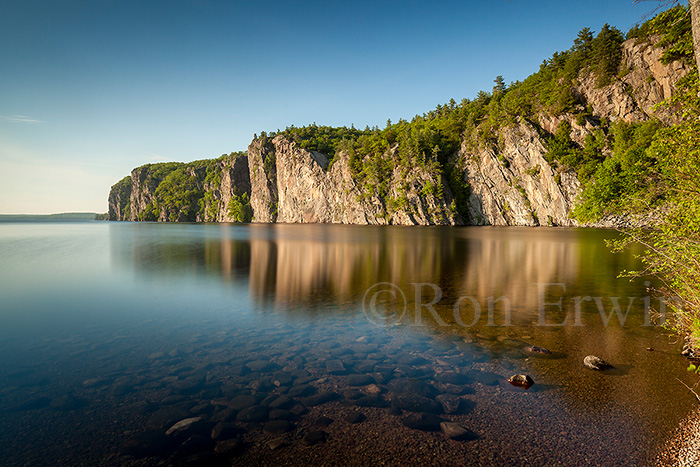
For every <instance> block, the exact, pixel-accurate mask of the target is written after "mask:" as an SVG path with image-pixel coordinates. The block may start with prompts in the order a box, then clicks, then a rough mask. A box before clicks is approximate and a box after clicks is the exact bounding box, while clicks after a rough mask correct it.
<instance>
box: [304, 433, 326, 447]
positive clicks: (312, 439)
mask: <svg viewBox="0 0 700 467" xmlns="http://www.w3.org/2000/svg"><path fill="white" fill-rule="evenodd" d="M326 439H328V433H326V432H325V431H321V430H316V431H310V432H309V433H307V434H306V435H305V436H304V444H306V445H307V446H313V445H314V444H318V443H324V442H325V441H326Z"/></svg>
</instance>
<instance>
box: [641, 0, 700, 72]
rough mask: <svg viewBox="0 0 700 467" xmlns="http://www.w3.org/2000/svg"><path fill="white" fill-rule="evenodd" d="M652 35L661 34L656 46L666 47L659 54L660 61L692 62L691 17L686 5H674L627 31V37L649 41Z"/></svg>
mask: <svg viewBox="0 0 700 467" xmlns="http://www.w3.org/2000/svg"><path fill="white" fill-rule="evenodd" d="M653 35H657V36H661V40H660V41H659V42H658V43H657V44H656V46H657V47H664V48H667V49H666V50H665V51H664V53H663V55H662V56H661V62H662V63H664V64H668V63H670V62H672V61H673V60H681V61H683V62H685V63H686V64H688V65H692V64H693V63H694V60H695V56H694V50H693V36H692V34H691V17H690V14H689V10H688V6H687V5H676V6H675V7H673V8H671V9H669V10H666V11H663V12H661V13H659V14H658V15H656V16H655V17H654V18H653V19H651V20H649V21H647V22H646V23H644V24H642V25H638V26H635V27H634V28H632V29H631V30H630V31H629V33H627V39H632V38H636V39H637V40H638V41H649V39H650V37H651V36H653Z"/></svg>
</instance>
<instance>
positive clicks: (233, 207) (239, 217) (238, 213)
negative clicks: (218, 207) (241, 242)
mask: <svg viewBox="0 0 700 467" xmlns="http://www.w3.org/2000/svg"><path fill="white" fill-rule="evenodd" d="M227 208H228V215H229V217H231V218H233V221H234V222H250V221H251V220H253V208H251V206H250V196H249V195H248V193H234V194H233V195H231V199H230V200H229V202H228V206H227Z"/></svg>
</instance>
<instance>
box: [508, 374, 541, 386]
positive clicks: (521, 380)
mask: <svg viewBox="0 0 700 467" xmlns="http://www.w3.org/2000/svg"><path fill="white" fill-rule="evenodd" d="M508 382H509V383H510V384H512V385H513V386H519V387H521V388H525V389H528V388H530V387H531V386H532V385H533V384H535V382H534V381H533V380H532V378H530V376H529V375H513V376H511V377H510V378H508Z"/></svg>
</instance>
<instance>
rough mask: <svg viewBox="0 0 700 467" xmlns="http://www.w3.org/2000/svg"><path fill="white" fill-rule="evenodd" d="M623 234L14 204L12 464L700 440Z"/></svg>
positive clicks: (3, 321)
mask: <svg viewBox="0 0 700 467" xmlns="http://www.w3.org/2000/svg"><path fill="white" fill-rule="evenodd" d="M617 236H618V234H617V233H616V232H615V231H610V230H594V229H557V228H517V227H508V228H492V227H368V226H340V225H284V224H279V225H274V224H273V225H228V224H221V225H217V224H152V223H140V224H137V223H100V222H94V223H51V224H42V223H0V257H1V258H2V262H0V279H1V282H0V283H1V284H2V285H1V286H0V287H1V288H0V291H1V293H0V365H1V368H2V371H1V372H0V416H1V417H2V423H1V424H0V463H1V464H2V465H48V464H61V465H160V464H162V463H163V462H170V463H174V464H176V465H211V464H212V463H216V462H219V463H221V464H222V465H231V464H234V465H300V464H309V465H317V464H334V463H336V464H353V465H370V464H373V465H377V464H386V465H407V464H415V465H654V464H658V465H668V464H671V463H672V462H676V461H677V460H678V459H686V460H687V459H690V458H689V457H688V456H691V455H693V453H694V452H697V447H693V446H694V445H693V444H692V437H691V436H689V434H688V430H689V429H691V428H692V427H696V426H697V423H698V422H697V405H698V401H697V399H696V398H695V396H694V395H693V394H692V393H691V392H690V391H689V390H688V389H687V388H686V387H685V386H684V385H683V383H685V384H687V385H688V386H693V385H694V384H695V383H696V382H697V377H696V376H694V375H692V374H689V373H688V372H687V371H686V367H687V364H688V362H687V360H685V359H684V358H683V357H681V356H680V354H679V352H680V350H681V347H682V342H680V341H679V340H678V339H677V338H676V337H674V336H673V335H672V334H671V333H670V332H669V331H667V330H665V329H664V328H662V327H660V326H658V320H659V316H658V313H659V312H663V311H664V305H663V303H661V302H660V301H659V300H658V299H657V298H655V296H654V294H653V290H651V289H653V288H654V287H657V286H658V284H657V283H656V282H654V281H653V280H651V279H649V278H639V279H635V280H632V281H631V280H630V279H627V278H618V274H619V273H620V272H621V271H623V270H634V269H636V268H639V267H640V265H639V263H638V261H637V260H636V259H635V254H638V253H639V252H640V251H627V252H624V253H621V254H613V253H610V251H609V250H608V248H607V246H606V244H605V240H606V239H612V238H617ZM533 346H535V348H533ZM538 348H544V349H547V351H548V352H546V351H544V350H540V349H538ZM587 355H596V356H598V357H601V358H603V359H604V360H606V361H608V362H609V363H610V364H612V365H613V366H614V369H608V370H605V371H593V370H589V369H587V368H585V367H584V366H583V363H582V362H583V359H584V357H586V356H587ZM518 374H526V375H529V376H530V377H531V378H532V379H533V380H534V382H535V384H534V385H532V386H531V387H530V388H529V389H527V390H525V389H523V388H522V387H519V386H514V385H512V384H510V383H509V382H508V381H507V380H508V378H509V377H511V376H513V375H518ZM178 422H182V423H178ZM440 422H448V423H447V424H446V425H445V426H444V430H447V433H443V431H444V430H443V429H441V427H440ZM684 456H685V457H684ZM691 462H692V461H691Z"/></svg>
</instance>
